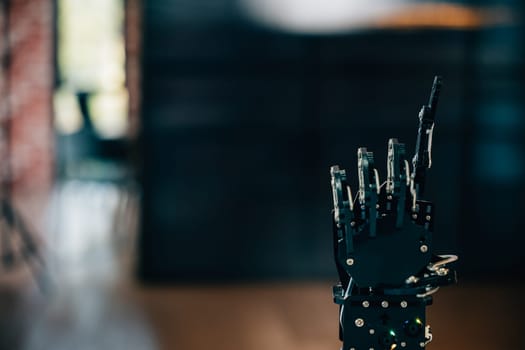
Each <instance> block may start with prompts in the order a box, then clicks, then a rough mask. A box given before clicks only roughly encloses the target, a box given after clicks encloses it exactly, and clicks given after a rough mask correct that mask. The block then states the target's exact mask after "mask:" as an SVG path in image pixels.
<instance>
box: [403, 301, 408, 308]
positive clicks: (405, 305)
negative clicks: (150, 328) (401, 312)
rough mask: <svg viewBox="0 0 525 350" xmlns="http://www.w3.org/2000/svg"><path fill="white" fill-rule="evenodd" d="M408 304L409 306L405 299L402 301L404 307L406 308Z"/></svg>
mask: <svg viewBox="0 0 525 350" xmlns="http://www.w3.org/2000/svg"><path fill="white" fill-rule="evenodd" d="M407 306H408V303H407V302H406V301H404V300H403V301H402V302H401V307H402V308H403V309H404V308H406V307H407Z"/></svg>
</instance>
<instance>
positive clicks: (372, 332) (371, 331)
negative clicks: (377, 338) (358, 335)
mask: <svg viewBox="0 0 525 350" xmlns="http://www.w3.org/2000/svg"><path fill="white" fill-rule="evenodd" d="M375 332H376V330H375V329H373V328H370V330H369V331H368V333H370V334H374V333H375Z"/></svg>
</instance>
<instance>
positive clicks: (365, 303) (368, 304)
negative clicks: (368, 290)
mask: <svg viewBox="0 0 525 350" xmlns="http://www.w3.org/2000/svg"><path fill="white" fill-rule="evenodd" d="M362 305H363V307H369V306H370V303H369V302H368V300H365V301H363V303H362Z"/></svg>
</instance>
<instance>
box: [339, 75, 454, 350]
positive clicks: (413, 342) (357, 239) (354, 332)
mask: <svg viewBox="0 0 525 350" xmlns="http://www.w3.org/2000/svg"><path fill="white" fill-rule="evenodd" d="M440 88H441V78H440V77H435V79H434V84H433V86H432V92H431V95H430V100H429V103H428V105H424V106H423V107H422V108H421V111H420V113H419V130H418V137H417V143H416V151H415V155H414V157H413V159H412V168H411V167H410V164H409V162H408V160H407V158H406V155H405V145H404V144H402V143H399V142H398V140H397V139H390V140H389V141H388V162H387V169H388V174H387V178H386V181H385V182H384V183H381V181H380V180H379V173H378V171H377V170H376V169H375V168H374V156H373V153H372V152H368V151H367V149H366V148H359V149H358V151H357V156H358V177H359V190H358V192H357V193H356V195H355V199H354V197H353V195H352V191H351V188H350V185H349V183H348V180H347V175H346V172H345V170H343V169H340V168H339V166H337V165H336V166H332V167H331V169H330V174H331V177H332V182H331V183H332V193H333V201H334V209H333V233H334V252H335V261H336V266H337V270H338V273H339V277H340V283H338V284H337V285H336V286H334V301H335V302H336V303H337V304H339V305H340V323H339V324H340V328H339V329H340V338H341V340H342V341H343V348H342V349H343V350H377V349H380V350H383V349H387V350H393V349H395V348H404V349H408V350H411V349H421V348H424V347H425V346H426V344H427V343H429V342H430V341H431V340H432V334H431V332H430V327H429V326H425V308H426V306H427V305H430V304H431V303H432V296H431V295H432V294H433V293H434V292H436V291H437V290H438V289H439V287H440V286H443V285H447V284H451V283H455V282H456V273H455V271H454V270H452V269H450V268H449V267H447V265H448V264H450V263H452V262H453V261H455V260H457V257H456V256H455V255H439V256H438V255H434V254H432V230H433V221H434V206H433V204H432V203H431V202H428V201H425V200H423V199H422V196H423V194H424V184H425V176H426V171H427V169H429V168H430V167H431V164H432V159H431V150H432V149H431V148H432V132H433V129H434V119H435V113H436V107H437V101H438V98H439V92H440Z"/></svg>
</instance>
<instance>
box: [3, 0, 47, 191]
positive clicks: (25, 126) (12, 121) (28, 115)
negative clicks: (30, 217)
mask: <svg viewBox="0 0 525 350" xmlns="http://www.w3.org/2000/svg"><path fill="white" fill-rule="evenodd" d="M2 5H4V6H3V11H2V13H1V14H0V16H1V22H2V23H6V20H7V25H6V26H3V28H2V36H1V37H0V40H2V45H1V46H0V47H2V51H3V52H2V55H3V56H4V57H7V59H6V60H4V62H5V64H4V65H3V67H2V68H3V69H2V73H3V74H2V80H3V86H2V90H3V91H2V94H1V95H0V103H1V104H2V107H3V108H2V112H3V113H2V115H1V120H2V121H3V122H4V125H9V126H10V133H9V134H10V135H9V146H10V147H9V148H10V160H11V174H10V182H11V183H12V185H13V190H14V193H15V194H18V195H21V196H27V195H36V194H38V193H42V192H46V191H47V190H49V188H50V185H51V183H52V177H53V154H54V152H53V140H54V137H53V128H52V91H53V70H54V65H53V52H54V47H53V37H54V35H53V1H52V0H7V1H6V0H2ZM3 145H5V143H3ZM2 163H3V164H4V165H3V168H4V169H5V161H4V160H3V159H2Z"/></svg>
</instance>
